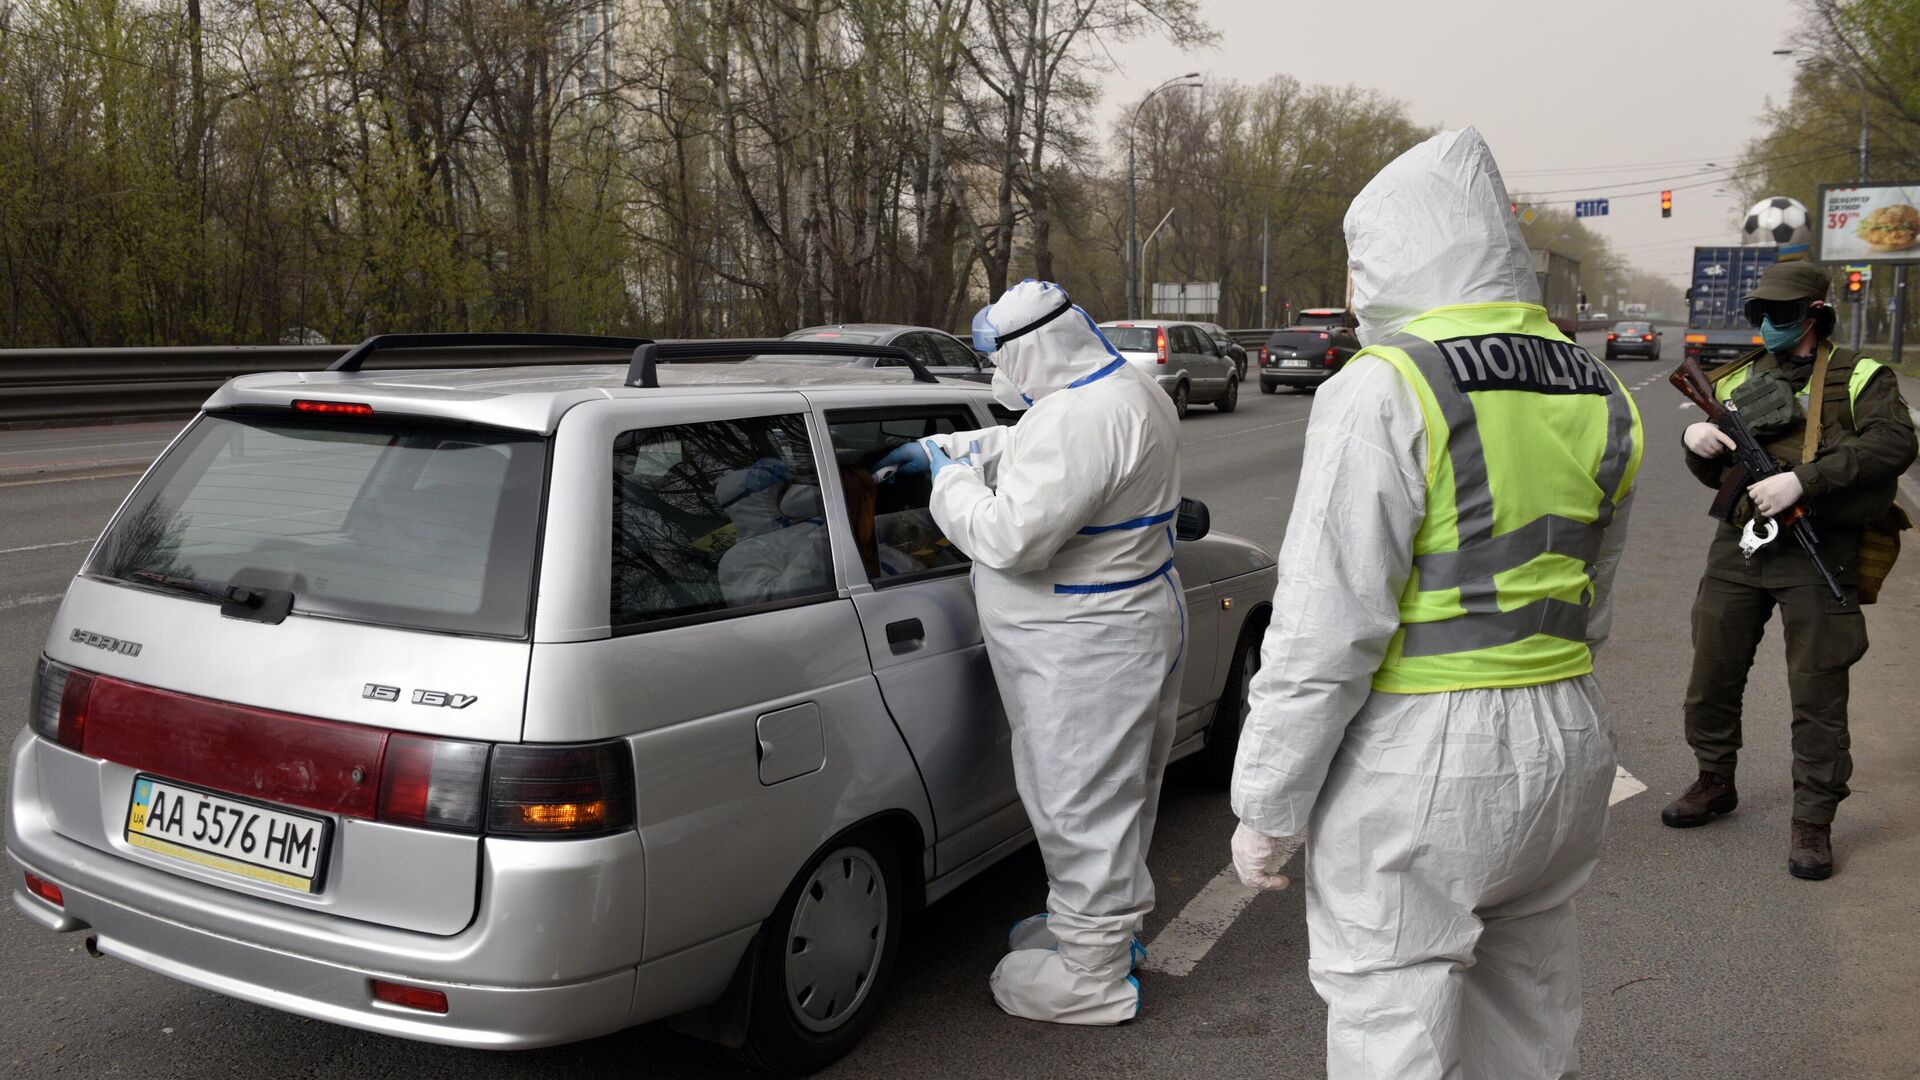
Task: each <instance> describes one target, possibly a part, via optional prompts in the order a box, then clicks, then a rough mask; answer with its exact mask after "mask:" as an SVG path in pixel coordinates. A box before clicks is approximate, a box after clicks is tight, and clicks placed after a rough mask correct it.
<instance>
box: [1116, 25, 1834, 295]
mask: <svg viewBox="0 0 1920 1080" xmlns="http://www.w3.org/2000/svg"><path fill="white" fill-rule="evenodd" d="M1201 6H1202V8H1203V10H1204V12H1205V16H1206V18H1207V20H1208V21H1209V22H1210V23H1211V25H1212V26H1213V28H1214V29H1215V30H1217V31H1219V33H1220V43H1219V44H1218V45H1217V46H1216V47H1214V48H1211V49H1201V50H1194V51H1191V52H1182V51H1180V50H1177V49H1174V48H1172V47H1170V46H1168V45H1166V44H1165V43H1164V42H1154V41H1136V42H1131V43H1128V44H1125V45H1121V46H1117V47H1115V48H1113V49H1112V56H1113V59H1114V60H1115V62H1116V63H1117V64H1118V69H1117V70H1116V71H1114V72H1113V73H1112V74H1110V75H1109V76H1108V78H1107V80H1106V100H1105V102H1104V104H1103V112H1102V120H1103V121H1110V120H1111V119H1112V118H1113V117H1115V116H1116V115H1118V114H1119V113H1120V111H1121V103H1122V102H1130V101H1132V100H1134V99H1135V98H1136V97H1137V96H1138V95H1139V94H1142V93H1145V92H1146V91H1147V90H1150V89H1152V88H1153V87H1154V86H1155V85H1157V84H1159V83H1160V82H1162V81H1163V80H1165V79H1167V78H1169V77H1171V76H1174V75H1179V74H1181V73H1183V72H1188V71H1194V70H1199V71H1200V72H1202V73H1203V75H1204V76H1205V77H1206V78H1208V79H1221V80H1225V79H1236V80H1239V81H1242V82H1261V81H1264V80H1265V79H1267V78H1269V77H1271V76H1273V75H1275V74H1282V73H1284V74H1288V75H1292V76H1294V77H1295V78H1297V79H1300V80H1301V81H1302V82H1308V83H1334V84H1340V83H1353V84H1355V85H1359V86H1367V87H1372V88H1374V89H1376V90H1379V91H1380V92H1381V93H1384V94H1387V95H1389V96H1391V97H1395V98H1398V99H1400V100H1401V101H1403V102H1406V103H1407V105H1408V107H1409V109H1410V111H1411V113H1412V115H1413V118H1414V120H1416V121H1417V122H1419V123H1422V124H1444V125H1445V126H1447V127H1450V128H1457V127H1464V126H1466V125H1468V124H1472V125H1474V126H1475V127H1478V128H1479V129H1480V131H1481V133H1482V134H1483V135H1485V136H1486V138H1487V141H1488V143H1489V144H1491V146H1492V147H1493V152H1494V156H1495V157H1496V158H1497V159H1498V160H1499V162H1500V168H1501V171H1502V172H1503V173H1504V174H1505V175H1506V178H1507V186H1508V188H1509V189H1511V190H1515V191H1525V190H1529V189H1530V190H1533V191H1540V192H1546V191H1555V192H1561V191H1563V190H1564V189H1570V188H1579V189H1588V190H1583V191H1578V192H1575V191H1565V192H1564V193H1563V194H1554V195H1543V196H1542V197H1541V198H1540V199H1539V201H1540V202H1542V203H1550V204H1554V205H1561V206H1564V207H1565V208H1567V209H1568V210H1571V209H1572V205H1573V201H1574V200H1575V199H1583V198H1591V197H1599V196H1606V195H1609V194H1611V193H1614V192H1634V191H1641V190H1644V189H1647V188H1655V189H1657V188H1662V187H1670V188H1673V189H1675V191H1674V199H1673V202H1674V205H1673V217H1671V218H1666V219H1662V218H1661V217H1660V197H1659V195H1658V193H1657V192H1655V193H1653V194H1644V195H1633V196H1630V197H1620V198H1615V199H1613V200H1612V204H1611V206H1610V213H1609V215H1608V216H1607V217H1604V218H1593V219H1589V220H1588V224H1590V225H1593V226H1594V227H1595V228H1596V229H1597V230H1598V231H1600V232H1601V233H1602V234H1604V235H1605V236H1607V237H1608V238H1609V239H1610V240H1612V241H1613V243H1614V246H1615V250H1617V251H1618V252H1619V253H1620V254H1621V255H1622V256H1623V257H1624V258H1626V259H1627V260H1628V261H1630V262H1632V263H1634V264H1635V265H1637V266H1641V267H1644V268H1646V269H1648V270H1653V271H1656V272H1659V273H1662V274H1667V275H1670V276H1672V277H1674V278H1676V279H1678V280H1684V279H1685V277H1686V275H1687V273H1688V269H1689V259H1690V257H1691V254H1692V249H1693V246H1694V245H1695V244H1715V243H1727V244H1733V243H1738V242H1739V237H1738V234H1737V232H1736V229H1737V225H1738V221H1737V217H1738V215H1740V213H1741V211H1743V210H1744V209H1745V208H1744V207H1740V206H1736V205H1735V199H1734V198H1733V196H1731V195H1727V194H1719V193H1717V192H1716V191H1715V188H1716V187H1717V186H1718V185H1717V184H1715V183H1712V181H1715V180H1716V179H1720V180H1724V178H1725V174H1724V173H1715V172H1712V171H1707V170H1706V169H1705V166H1706V165H1707V163H1709V162H1712V163H1715V164H1718V165H1721V166H1727V165H1731V164H1733V162H1734V160H1735V156H1736V155H1737V154H1738V152H1739V150H1740V148H1741V146H1742V145H1743V144H1744V143H1745V142H1746V140H1748V139H1749V138H1752V137H1754V136H1755V135H1757V134H1759V128H1760V125H1759V121H1758V117H1759V115H1760V112H1761V110H1762V108H1763V107H1764V105H1765V102H1766V99H1767V98H1768V97H1769V96H1772V97H1774V98H1775V99H1776V100H1778V99H1782V98H1784V97H1785V96H1786V93H1787V91H1788V89H1789V88H1790V87H1791V85H1792V72H1793V65H1792V61H1791V60H1790V59H1788V58H1783V57H1776V56H1773V55H1771V54H1772V51H1773V50H1774V49H1776V48H1783V47H1785V46H1787V45H1790V44H1791V43H1792V39H1793V36H1794V35H1793V26H1794V24H1795V20H1796V19H1797V18H1798V14H1797V10H1796V8H1795V5H1794V4H1793V2H1792V0H1592V2H1589V3H1569V2H1566V0H1532V2H1519V0H1513V2H1506V3H1501V2H1495V0H1335V2H1325V0H1322V2H1317V3H1312V4H1304V3H1299V2H1297V0H1201ZM1181 92H1182V91H1168V93H1181ZM1841 134H1842V137H1841V139H1840V140H1839V141H1850V139H1849V138H1848V137H1847V136H1850V135H1851V134H1852V132H1846V133H1841ZM1681 174H1687V175H1681ZM1675 176H1678V177H1679V178H1678V179H1673V180H1667V179H1664V178H1667V177H1675ZM1703 182H1706V183H1703ZM1696 184H1697V185H1701V186H1697V187H1689V186H1687V185H1696Z"/></svg>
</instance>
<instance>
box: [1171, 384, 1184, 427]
mask: <svg viewBox="0 0 1920 1080" xmlns="http://www.w3.org/2000/svg"><path fill="white" fill-rule="evenodd" d="M1173 414H1174V415H1175V416H1178V417H1179V418H1180V419H1182V420H1185V419H1186V418H1187V384H1186V383H1184V382H1183V383H1180V384H1178V385H1176V386H1175V387H1174V388H1173Z"/></svg>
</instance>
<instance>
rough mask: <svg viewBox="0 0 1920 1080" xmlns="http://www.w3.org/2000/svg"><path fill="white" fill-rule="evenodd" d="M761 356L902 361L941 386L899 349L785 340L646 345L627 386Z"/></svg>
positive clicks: (918, 377) (651, 384)
mask: <svg viewBox="0 0 1920 1080" xmlns="http://www.w3.org/2000/svg"><path fill="white" fill-rule="evenodd" d="M761 353H771V354H773V355H776V356H844V357H847V358H849V359H858V358H860V357H863V356H877V357H883V358H887V359H892V360H899V361H901V362H902V363H904V364H906V365H907V368H908V370H910V371H912V372H913V381H914V382H923V383H936V384H937V383H939V381H940V380H939V379H936V378H934V375H933V372H931V371H928V370H927V365H925V364H923V363H921V362H920V360H919V358H917V357H915V356H914V355H913V354H912V353H910V352H908V351H907V350H905V349H903V348H901V347H900V346H898V345H854V344H851V343H848V342H842V341H788V340H786V339H784V338H712V339H709V340H704V341H642V342H639V343H637V344H635V345H634V346H633V362H632V363H631V364H629V365H628V367H627V383H626V384H627V385H628V386H637V387H642V388H645V389H649V390H651V389H653V388H655V387H657V386H659V385H660V376H659V374H658V372H657V371H656V370H655V369H656V367H657V366H658V365H659V364H661V363H663V362H666V361H669V360H719V359H724V358H726V357H737V358H745V357H749V356H756V355H759V354H761Z"/></svg>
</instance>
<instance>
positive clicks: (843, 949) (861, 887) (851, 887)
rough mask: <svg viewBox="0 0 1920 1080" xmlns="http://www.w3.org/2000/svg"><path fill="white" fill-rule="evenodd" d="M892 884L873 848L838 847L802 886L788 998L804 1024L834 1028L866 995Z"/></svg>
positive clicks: (792, 929) (791, 933)
mask: <svg viewBox="0 0 1920 1080" xmlns="http://www.w3.org/2000/svg"><path fill="white" fill-rule="evenodd" d="M886 938H887V885H886V881H885V880H884V879H883V878H882V877H881V876H880V871H879V867H878V864H877V863H876V862H875V860H874V858H873V856H872V855H869V854H868V853H867V852H866V851H864V850H862V849H860V848H857V847H846V848H841V849H840V850H838V851H835V852H834V853H833V854H831V855H829V856H827V858H826V859H825V861H823V862H821V864H820V867H819V869H817V870H815V871H814V872H813V876H812V877H810V878H808V879H807V884H806V887H805V888H804V889H803V890H801V893H800V903H799V904H798V905H797V906H796V907H795V908H794V912H793V924H792V925H791V926H789V927H788V928H787V948H786V958H787V961H786V980H787V1004H788V1005H790V1006H792V1008H793V1015H794V1017H795V1018H796V1019H798V1020H799V1021H800V1023H801V1025H802V1026H804V1027H806V1028H808V1029H809V1030H812V1031H832V1030H833V1029H835V1028H837V1027H839V1026H840V1025H841V1024H844V1023H846V1021H847V1018H848V1017H850V1016H852V1015H853V1014H854V1013H855V1012H857V1011H858V1010H859V1008H860V1005H861V1003H862V1002H864V1001H865V1000H866V998H867V992H868V991H869V990H870V989H872V987H873V976H874V973H875V971H877V970H878V969H879V967H880V956H881V954H882V952H883V951H884V950H885V948H886V944H887V940H886Z"/></svg>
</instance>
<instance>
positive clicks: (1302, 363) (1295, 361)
mask: <svg viewBox="0 0 1920 1080" xmlns="http://www.w3.org/2000/svg"><path fill="white" fill-rule="evenodd" d="M1280 366H1281V367H1306V366H1307V361H1306V358H1305V357H1300V356H1290V357H1288V358H1287V359H1285V360H1282V361H1280Z"/></svg>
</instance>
